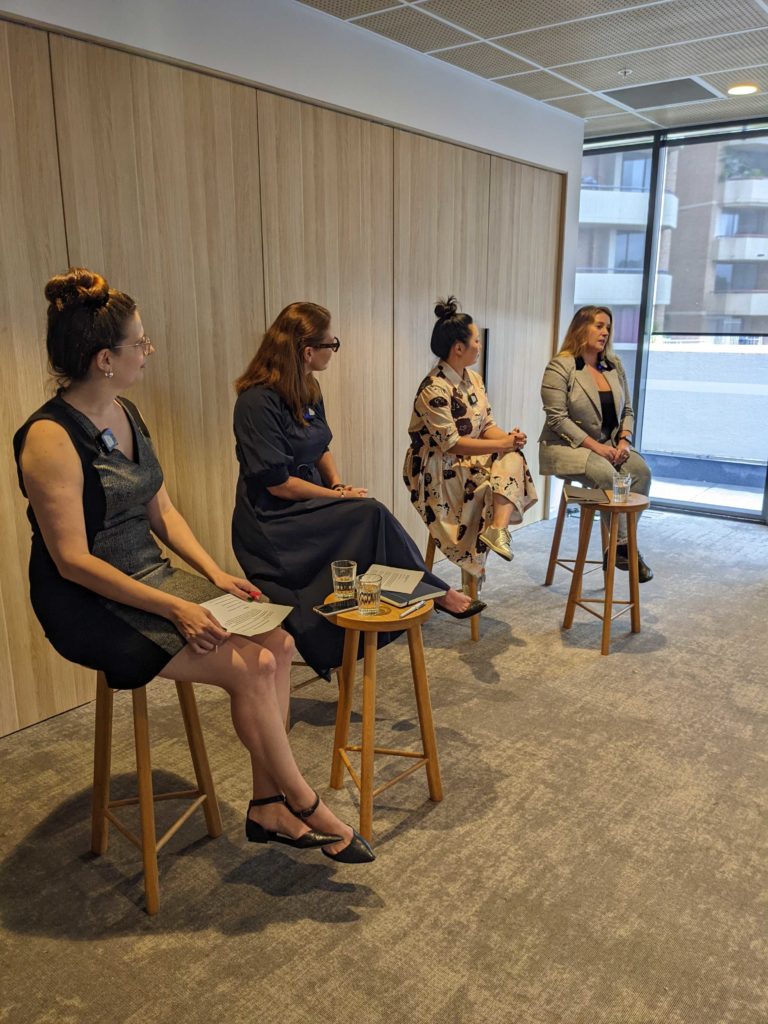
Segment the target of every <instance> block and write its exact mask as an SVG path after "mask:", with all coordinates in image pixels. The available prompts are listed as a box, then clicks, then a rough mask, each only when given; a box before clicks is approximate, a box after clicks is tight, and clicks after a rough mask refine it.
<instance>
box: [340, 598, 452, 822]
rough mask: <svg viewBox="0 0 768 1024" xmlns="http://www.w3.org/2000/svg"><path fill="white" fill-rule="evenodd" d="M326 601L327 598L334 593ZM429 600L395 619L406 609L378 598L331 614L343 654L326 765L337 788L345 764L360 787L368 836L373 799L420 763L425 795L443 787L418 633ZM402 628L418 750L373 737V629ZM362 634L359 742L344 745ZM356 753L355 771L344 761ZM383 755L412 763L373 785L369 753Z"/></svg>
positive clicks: (433, 796) (434, 795) (437, 796)
mask: <svg viewBox="0 0 768 1024" xmlns="http://www.w3.org/2000/svg"><path fill="white" fill-rule="evenodd" d="M327 600H329V601H332V600H333V595H331V596H330V597H329V598H327ZM433 607H434V604H433V602H432V601H427V603H426V604H425V606H424V607H423V608H421V609H419V611H417V612H414V613H413V614H412V615H408V616H406V617H405V618H403V619H401V618H400V613H401V612H402V611H404V610H405V609H401V608H393V607H392V606H390V605H386V604H384V603H383V602H382V605H381V611H380V613H379V614H378V615H360V613H359V612H356V611H353V612H344V613H340V614H339V615H335V616H333V617H332V619H331V621H333V622H335V623H336V625H337V626H341V628H342V629H344V631H345V635H344V655H343V660H342V665H341V672H340V673H339V704H338V708H337V711H336V735H335V737H334V741H333V761H332V764H331V786H332V788H333V789H341V786H342V784H343V782H344V769H345V768H346V769H347V771H348V772H349V774H350V776H351V777H352V781H353V782H354V783H355V785H356V786H357V788H358V790H359V792H360V828H359V831H360V834H361V835H362V836H364V837H365V839H368V840H370V839H371V838H372V835H373V799H374V797H376V796H378V795H379V793H383V792H384V790H385V789H389V787H390V786H394V784H395V783H396V782H399V781H400V780H401V779H404V778H406V777H407V776H408V775H411V774H412V773H413V772H415V771H417V770H418V769H419V768H422V767H424V768H426V770H427V785H428V787H429V798H430V800H434V801H436V802H437V801H439V800H442V799H443V788H442V783H441V781H440V765H439V762H438V757H437V741H436V739H435V726H434V723H433V720H432V702H431V700H430V696H429V683H428V681H427V668H426V664H425V662H424V643H423V641H422V637H421V625H422V623H423V622H425V621H426V620H427V619H428V618H429V616H430V615H431V614H432V610H433ZM400 630H405V631H406V632H407V634H408V650H409V652H410V656H411V672H412V675H413V689H414V693H415V695H416V708H417V711H418V715H419V729H420V730H421V745H422V749H421V750H420V751H414V750H395V749H392V748H390V747H377V746H376V740H375V728H376V653H377V650H378V647H377V634H378V633H394V632H396V631H400ZM361 633H362V634H363V652H364V655H363V723H362V738H361V743H360V744H355V745H352V744H349V743H348V738H349V720H350V715H351V713H352V694H353V690H354V685H355V670H356V665H357V651H358V647H359V643H360V634H361ZM351 751H355V752H357V753H359V754H360V773H359V775H358V773H357V772H356V771H355V769H354V768H353V766H352V763H351V762H350V760H349V756H348V755H349V753H350V752H351ZM376 754H386V755H388V756H390V757H405V758H408V759H409V760H410V761H411V763H410V764H409V765H408V767H407V768H405V769H403V771H401V772H400V773H399V774H398V775H396V776H395V777H394V778H392V779H389V780H388V781H387V782H384V783H382V785H380V786H377V787H376V788H375V789H374V786H373V770H374V756H375V755H376Z"/></svg>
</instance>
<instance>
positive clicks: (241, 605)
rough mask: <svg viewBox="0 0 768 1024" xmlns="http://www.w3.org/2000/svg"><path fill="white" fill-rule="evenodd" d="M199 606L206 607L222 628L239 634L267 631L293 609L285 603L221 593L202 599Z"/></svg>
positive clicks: (249, 634) (247, 634) (245, 634)
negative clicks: (245, 598)
mask: <svg viewBox="0 0 768 1024" xmlns="http://www.w3.org/2000/svg"><path fill="white" fill-rule="evenodd" d="M201 607H203V608H207V609H208V611H209V612H210V613H211V615H213V616H214V618H215V619H216V621H217V622H220V623H221V625H222V626H223V627H224V629H228V630H229V632H230V633H240V635H241V636H256V635H257V634H259V633H268V632H269V631H270V629H274V628H275V626H279V625H280V623H281V622H282V621H283V619H284V618H285V617H286V615H288V613H289V612H292V611H293V608H291V607H290V606H289V605H285V604H268V603H267V602H266V601H264V602H261V601H241V600H240V598H239V597H235V596H234V594H223V595H222V596H221V597H214V598H213V600H211V601H203V602H201Z"/></svg>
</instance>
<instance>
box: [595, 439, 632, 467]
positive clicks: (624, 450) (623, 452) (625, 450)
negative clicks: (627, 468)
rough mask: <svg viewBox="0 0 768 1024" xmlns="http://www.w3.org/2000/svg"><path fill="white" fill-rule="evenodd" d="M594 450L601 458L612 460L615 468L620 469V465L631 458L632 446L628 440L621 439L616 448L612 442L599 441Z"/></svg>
mask: <svg viewBox="0 0 768 1024" xmlns="http://www.w3.org/2000/svg"><path fill="white" fill-rule="evenodd" d="M592 451H593V452H594V453H595V455H599V456H600V457H601V458H603V459H606V460H607V461H608V462H610V463H611V465H612V466H613V467H614V468H615V469H618V468H619V466H623V465H624V463H625V462H626V461H627V459H628V458H629V454H630V452H631V448H630V445H629V442H628V441H624V440H621V441H619V443H618V445H617V446H616V447H615V448H614V447H613V445H611V444H600V443H598V444H596V445H595V447H594V448H593V449H592Z"/></svg>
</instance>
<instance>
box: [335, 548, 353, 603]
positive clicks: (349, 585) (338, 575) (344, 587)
mask: <svg viewBox="0 0 768 1024" xmlns="http://www.w3.org/2000/svg"><path fill="white" fill-rule="evenodd" d="M331 574H332V576H333V596H334V597H335V598H336V600H337V601H344V600H346V599H348V598H350V597H354V596H355V576H357V562H349V561H347V560H346V559H344V558H342V559H340V560H339V561H338V562H331Z"/></svg>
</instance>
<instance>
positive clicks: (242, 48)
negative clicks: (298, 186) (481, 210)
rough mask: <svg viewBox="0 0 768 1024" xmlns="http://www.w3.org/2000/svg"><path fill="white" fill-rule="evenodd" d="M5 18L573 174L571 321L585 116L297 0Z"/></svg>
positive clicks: (568, 260) (135, 1)
mask: <svg viewBox="0 0 768 1024" xmlns="http://www.w3.org/2000/svg"><path fill="white" fill-rule="evenodd" d="M0 10H1V11H2V12H4V13H7V14H9V15H11V16H13V17H16V18H19V19H22V20H24V21H27V22H29V23H32V24H35V23H37V24H43V25H46V26H50V27H53V28H58V29H62V30H64V31H69V32H72V33H75V34H77V35H79V36H89V37H91V38H93V39H97V40H105V41H110V42H115V43H118V44H120V45H123V46H126V47H129V48H131V49H136V50H140V51H143V52H147V53H153V54H157V55H160V56H164V57H170V58H173V59H175V60H179V61H184V62H187V63H190V64H192V65H195V66H197V67H201V68H207V69H211V70H213V71H218V72H221V73H223V74H225V75H228V76H234V77H237V78H241V79H243V80H246V81H248V82H253V83H256V84H258V85H261V86H264V87H266V88H269V89H273V90H275V91H278V92H281V93H286V94H289V95H292V96H296V97H299V98H302V99H309V100H315V101H317V102H320V103H322V104H325V105H327V106H332V107H335V108H337V109H339V110H344V111H349V112H352V113H356V114H363V115H367V116H369V117H372V118H375V119H377V120H381V121H386V122H388V123H390V124H394V125H398V126H400V127H403V128H410V129H414V130H416V131H420V132H424V133H426V134H429V135H434V136H437V137H439V138H443V139H446V140H450V141H454V142H459V143H463V144H465V145H469V146H473V147H475V148H477V149H483V150H487V151H489V152H492V153H498V154H500V155H502V156H508V157H512V158H514V159H517V160H522V161H524V162H526V163H531V164H536V165H538V166H540V167H546V168H549V169H552V170H556V171H561V172H564V173H565V174H567V176H568V188H567V200H566V224H565V239H564V243H565V244H564V259H563V278H562V306H561V312H562V320H563V322H564V323H567V322H568V320H570V312H571V309H572V299H573V284H574V271H575V262H576V238H577V232H578V212H579V181H580V176H581V147H582V137H583V122H582V121H581V120H580V119H579V118H575V117H572V116H571V115H570V114H566V113H564V112H562V111H559V110H557V109H555V108H553V107H547V106H545V105H544V104H542V103H539V102H537V101H535V100H531V99H529V98H528V97H527V96H523V95H522V94H520V93H515V92H513V91H511V90H509V89H505V88H503V87H501V86H496V85H493V84H491V83H490V82H486V81H484V80H483V79H480V78H477V77H476V76H474V75H470V74H468V73H467V72H464V71H462V70H461V69H459V68H454V67H453V66H452V65H450V64H446V63H444V62H442V61H438V60H434V59H433V58H431V57H427V56H425V55H423V54H420V53H417V52H415V51H413V50H409V49H407V48H406V47H404V46H400V45H399V44H397V43H393V42H392V41H391V40H388V39H384V38H383V37H380V36H377V35H375V34H374V33H372V32H366V31H364V30H362V29H359V28H356V27H355V26H354V25H350V24H347V23H346V22H342V21H340V20H339V19H337V18H332V17H330V16H329V15H326V14H323V13H321V12H319V11H315V10H314V9H313V8H310V7H306V6H304V5H303V4H300V3H297V2H295V0H218V2H216V0H0Z"/></svg>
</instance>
